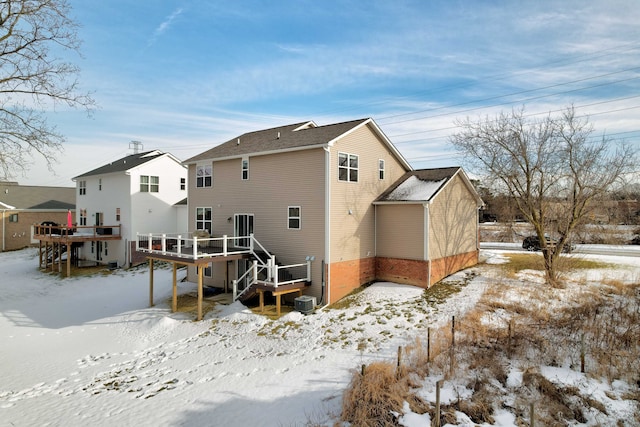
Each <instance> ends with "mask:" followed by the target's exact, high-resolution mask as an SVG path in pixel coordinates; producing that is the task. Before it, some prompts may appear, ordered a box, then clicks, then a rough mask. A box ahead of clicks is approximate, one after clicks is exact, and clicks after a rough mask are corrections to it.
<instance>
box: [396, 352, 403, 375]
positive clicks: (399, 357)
mask: <svg viewBox="0 0 640 427" xmlns="http://www.w3.org/2000/svg"><path fill="white" fill-rule="evenodd" d="M401 364H402V346H398V364H397V366H396V378H400V376H401V375H402V374H401Z"/></svg>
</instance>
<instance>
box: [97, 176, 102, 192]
mask: <svg viewBox="0 0 640 427" xmlns="http://www.w3.org/2000/svg"><path fill="white" fill-rule="evenodd" d="M98 191H102V178H98Z"/></svg>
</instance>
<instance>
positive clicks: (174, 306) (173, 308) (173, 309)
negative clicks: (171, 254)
mask: <svg viewBox="0 0 640 427" xmlns="http://www.w3.org/2000/svg"><path fill="white" fill-rule="evenodd" d="M177 271H178V264H177V263H175V262H174V263H173V299H172V300H171V312H172V313H175V312H176V311H178V284H177V278H176V276H177Z"/></svg>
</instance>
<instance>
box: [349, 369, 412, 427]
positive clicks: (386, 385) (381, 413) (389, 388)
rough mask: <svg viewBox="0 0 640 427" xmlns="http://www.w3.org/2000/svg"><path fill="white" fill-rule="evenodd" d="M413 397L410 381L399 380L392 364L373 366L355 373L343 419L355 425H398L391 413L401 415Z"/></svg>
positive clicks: (361, 426) (365, 426)
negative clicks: (408, 399) (399, 413)
mask: <svg viewBox="0 0 640 427" xmlns="http://www.w3.org/2000/svg"><path fill="white" fill-rule="evenodd" d="M409 395H410V392H409V386H408V382H407V381H406V378H400V379H398V378H397V376H396V369H395V367H394V366H393V365H391V364H389V363H372V364H370V365H368V366H367V367H366V370H365V373H364V375H362V373H361V372H358V373H355V374H354V375H353V378H352V379H351V384H350V385H349V388H348V389H347V391H346V392H345V394H344V398H343V404H342V419H343V420H344V421H347V422H349V423H351V425H353V426H359V427H368V426H371V427H373V426H376V427H378V426H397V425H398V424H397V422H396V419H395V417H394V416H393V414H392V413H391V411H395V412H401V411H402V406H403V403H404V401H405V400H406V399H407V397H408V396H409Z"/></svg>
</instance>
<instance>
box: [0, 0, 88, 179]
mask: <svg viewBox="0 0 640 427" xmlns="http://www.w3.org/2000/svg"><path fill="white" fill-rule="evenodd" d="M69 12H70V8H69V5H68V3H67V1H66V0H2V1H0V178H3V177H4V178H8V177H11V176H14V175H15V174H16V173H18V172H22V173H24V172H25V171H26V169H27V167H28V165H29V160H30V159H31V158H33V156H34V155H38V154H39V155H42V156H43V157H44V158H45V159H46V161H47V165H48V167H49V169H50V170H51V166H52V164H53V162H54V161H55V158H56V155H57V154H59V152H60V151H61V150H62V144H63V142H64V136H63V135H61V134H60V133H58V132H57V130H56V128H55V126H51V125H49V124H48V123H47V120H46V112H47V111H48V110H50V109H52V108H55V107H56V106H58V105H60V104H64V105H68V106H71V107H81V108H85V109H86V110H87V111H88V112H89V111H91V110H92V108H93V107H94V101H93V99H92V98H91V97H90V96H89V95H88V94H82V93H79V90H78V81H77V75H78V73H79V69H78V67H77V66H75V65H73V64H71V63H69V62H67V61H65V60H63V59H61V58H59V57H58V56H57V55H58V54H59V53H62V52H64V51H73V52H76V53H79V46H80V42H79V40H78V38H77V27H78V26H77V24H76V22H74V21H73V20H72V19H70V18H69Z"/></svg>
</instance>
